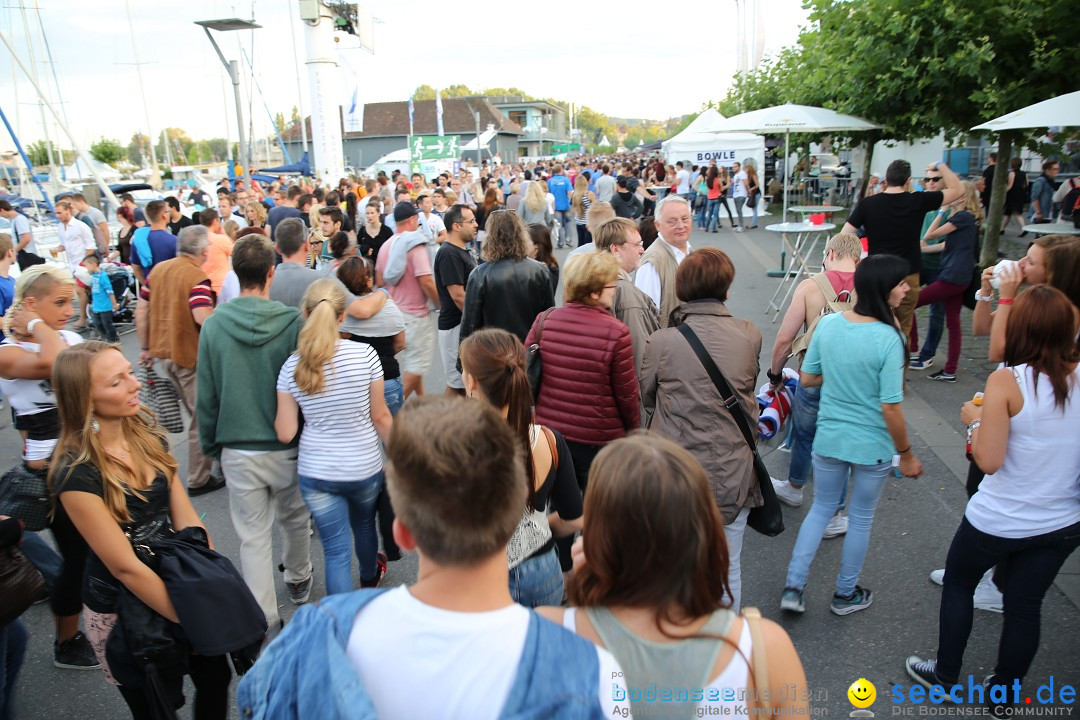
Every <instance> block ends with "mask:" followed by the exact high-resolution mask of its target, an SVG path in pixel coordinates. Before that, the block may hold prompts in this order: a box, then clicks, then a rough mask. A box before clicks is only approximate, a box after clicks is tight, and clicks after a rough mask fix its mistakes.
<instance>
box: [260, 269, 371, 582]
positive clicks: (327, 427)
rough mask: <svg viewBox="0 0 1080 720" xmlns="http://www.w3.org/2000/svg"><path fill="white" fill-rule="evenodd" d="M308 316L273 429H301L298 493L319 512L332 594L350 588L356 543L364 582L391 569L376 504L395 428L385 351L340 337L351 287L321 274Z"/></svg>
mask: <svg viewBox="0 0 1080 720" xmlns="http://www.w3.org/2000/svg"><path fill="white" fill-rule="evenodd" d="M300 309H301V312H303V314H304V317H305V318H306V322H305V323H304V328H303V329H302V330H301V331H300V338H299V342H298V347H297V350H296V352H294V353H293V354H292V355H290V356H289V359H288V360H286V361H285V364H284V365H282V367H281V373H280V374H279V375H278V381H277V397H278V409H277V418H276V420H275V421H274V427H275V429H276V430H277V434H278V438H279V439H280V440H281V441H282V442H290V441H292V439H293V438H294V437H296V433H297V431H298V430H299V424H300V418H299V416H300V411H301V410H302V411H303V413H304V428H303V431H302V432H301V433H300V454H299V458H298V460H297V470H298V472H299V475H300V492H301V493H302V494H303V496H304V501H305V502H306V503H307V505H308V508H309V509H310V510H311V514H312V516H313V517H314V518H315V526H316V527H317V528H318V529H319V537H320V538H321V539H322V544H323V552H324V554H325V556H326V592H327V594H333V593H339V592H348V591H350V590H352V589H353V588H354V585H353V581H352V546H353V544H355V546H356V552H357V555H358V556H359V561H360V586H361V587H376V586H378V584H379V583H380V582H381V581H382V577H383V574H384V573H385V572H386V556H385V555H383V554H382V553H380V552H378V549H379V544H378V540H377V538H376V535H375V510H376V506H377V502H378V499H379V491H380V490H381V489H382V485H383V466H382V454H381V452H380V448H379V438H380V437H381V438H382V439H383V441H384V442H385V440H386V438H387V436H388V435H389V433H390V423H391V418H390V410H389V409H387V407H386V400H385V398H384V397H383V370H382V364H381V363H380V362H379V356H378V354H377V353H376V352H375V349H374V348H372V347H371V346H370V345H368V344H367V343H355V342H349V341H348V340H342V339H341V336H340V334H339V332H338V326H339V325H340V323H341V322H342V321H343V320H344V319H345V290H344V289H343V288H342V286H341V283H339V282H338V281H337V280H334V279H331V278H327V279H325V280H316V281H315V282H313V283H312V284H311V286H310V287H309V288H308V290H307V292H306V293H304V298H303V300H301V302H300Z"/></svg>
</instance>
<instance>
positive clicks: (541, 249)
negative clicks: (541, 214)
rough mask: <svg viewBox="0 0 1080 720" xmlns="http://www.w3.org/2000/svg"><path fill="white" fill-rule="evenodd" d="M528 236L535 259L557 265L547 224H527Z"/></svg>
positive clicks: (551, 265)
mask: <svg viewBox="0 0 1080 720" xmlns="http://www.w3.org/2000/svg"><path fill="white" fill-rule="evenodd" d="M447 215H449V213H447ZM529 237H530V238H531V239H532V244H533V245H535V246H536V259H537V260H538V261H539V262H542V263H544V264H545V265H547V266H548V267H554V268H557V267H559V261H558V260H556V259H555V254H554V253H555V250H554V248H552V247H551V231H550V230H548V226H547V225H541V224H540V223H533V224H532V225H530V226H529Z"/></svg>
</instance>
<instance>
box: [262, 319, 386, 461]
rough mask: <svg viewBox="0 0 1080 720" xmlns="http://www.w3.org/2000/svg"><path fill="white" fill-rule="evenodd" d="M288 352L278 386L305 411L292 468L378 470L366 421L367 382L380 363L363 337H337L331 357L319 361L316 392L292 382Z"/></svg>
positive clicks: (374, 437)
mask: <svg viewBox="0 0 1080 720" xmlns="http://www.w3.org/2000/svg"><path fill="white" fill-rule="evenodd" d="M299 361H300V355H299V353H295V352H294V353H293V354H292V355H290V356H289V359H288V360H286V361H285V364H284V365H282V366H281V372H280V373H279V374H278V381H277V390H278V392H284V393H289V394H290V395H292V396H293V397H294V398H295V399H296V402H297V404H299V405H300V410H301V411H303V413H304V430H303V432H302V433H301V434H300V454H299V458H298V460H297V464H296V468H297V472H299V473H300V474H301V475H304V476H307V477H313V478H318V479H320V480H343V481H352V482H355V481H357V480H363V479H364V478H368V477H371V476H372V475H374V474H375V473H377V472H379V471H380V470H382V455H381V453H380V451H379V436H378V434H377V433H376V431H375V425H374V424H373V423H372V422H371V393H370V386H371V383H372V382H373V381H375V380H381V379H382V376H383V369H382V363H380V362H379V356H378V355H377V354H376V353H375V349H374V348H373V347H371V346H370V345H368V344H367V343H358V342H352V341H351V340H338V342H337V350H336V351H335V352H334V357H333V359H332V360H331V361H330V362H328V363H326V364H325V365H323V373H324V374H325V378H326V381H325V384H324V385H323V390H322V392H320V393H319V394H318V395H307V394H305V393H303V392H302V391H301V390H300V388H298V387H297V386H296V378H295V373H296V364H297V363H298V362H299Z"/></svg>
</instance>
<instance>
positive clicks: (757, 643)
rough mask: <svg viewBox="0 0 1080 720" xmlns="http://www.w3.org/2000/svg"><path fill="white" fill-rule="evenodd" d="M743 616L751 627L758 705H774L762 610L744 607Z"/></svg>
mask: <svg viewBox="0 0 1080 720" xmlns="http://www.w3.org/2000/svg"><path fill="white" fill-rule="evenodd" d="M742 616H743V618H744V619H745V620H746V624H747V625H748V626H749V627H750V663H751V664H752V665H753V668H754V690H755V696H756V697H755V699H756V701H757V705H758V707H761V708H765V709H766V710H768V709H770V708H771V707H772V700H771V699H770V696H771V694H772V692H771V689H770V686H769V664H768V662H767V657H766V654H765V636H764V634H762V632H761V611H760V610H758V609H757V608H756V607H747V608H743V610H742Z"/></svg>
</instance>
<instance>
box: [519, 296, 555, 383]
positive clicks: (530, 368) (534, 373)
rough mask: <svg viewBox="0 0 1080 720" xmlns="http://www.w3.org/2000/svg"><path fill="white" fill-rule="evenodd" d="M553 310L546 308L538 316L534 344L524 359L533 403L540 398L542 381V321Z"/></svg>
mask: <svg viewBox="0 0 1080 720" xmlns="http://www.w3.org/2000/svg"><path fill="white" fill-rule="evenodd" d="M554 309H555V308H548V309H547V310H545V311H544V314H543V315H541V316H540V322H539V324H537V326H536V342H534V343H533V344H532V345H530V346H529V350H528V354H527V355H526V357H525V372H526V374H527V375H528V376H529V387H531V388H532V396H533V403H534V404H535V403H536V399H537V398H538V397H540V383H541V381H542V380H543V379H544V365H543V361H542V360H541V359H540V335H541V334H542V333H543V332H544V321H545V320H547V316H548V315H550V314H551V311H552V310H554Z"/></svg>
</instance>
